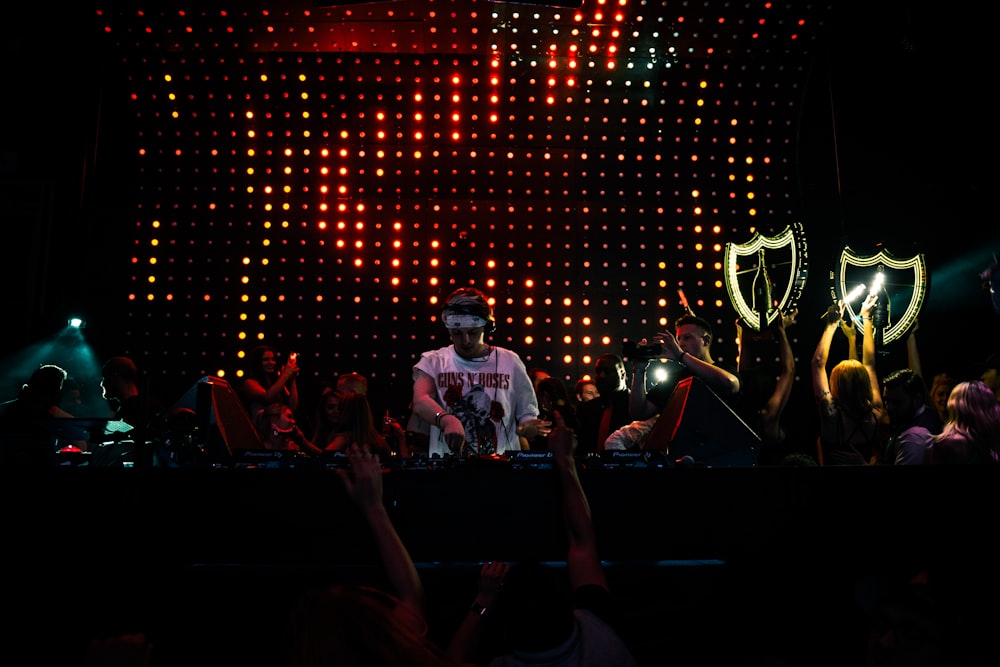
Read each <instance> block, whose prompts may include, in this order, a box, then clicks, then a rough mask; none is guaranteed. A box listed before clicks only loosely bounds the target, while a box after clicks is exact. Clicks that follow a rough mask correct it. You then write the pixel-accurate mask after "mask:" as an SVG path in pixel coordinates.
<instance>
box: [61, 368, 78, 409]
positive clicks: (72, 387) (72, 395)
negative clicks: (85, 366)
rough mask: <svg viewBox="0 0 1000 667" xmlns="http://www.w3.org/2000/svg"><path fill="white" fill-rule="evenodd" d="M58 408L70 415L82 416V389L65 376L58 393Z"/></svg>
mask: <svg viewBox="0 0 1000 667" xmlns="http://www.w3.org/2000/svg"><path fill="white" fill-rule="evenodd" d="M59 407H60V408H62V409H63V410H65V411H66V412H67V413H69V414H71V415H82V414H83V410H84V407H83V387H81V386H80V383H79V382H77V381H76V379H75V378H74V377H73V376H71V375H67V376H66V381H65V382H63V387H62V391H61V392H60V393H59Z"/></svg>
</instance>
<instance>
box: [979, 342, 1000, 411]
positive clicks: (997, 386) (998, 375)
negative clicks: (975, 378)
mask: <svg viewBox="0 0 1000 667" xmlns="http://www.w3.org/2000/svg"><path fill="white" fill-rule="evenodd" d="M979 379H980V380H982V381H983V383H985V384H986V386H987V387H989V388H990V389H992V390H993V395H994V396H996V399H997V401H1000V352H995V353H993V354H991V355H990V356H989V357H987V359H986V362H985V363H984V364H983V374H982V375H981V376H979Z"/></svg>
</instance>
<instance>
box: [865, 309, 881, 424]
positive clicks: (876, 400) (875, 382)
mask: <svg viewBox="0 0 1000 667" xmlns="http://www.w3.org/2000/svg"><path fill="white" fill-rule="evenodd" d="M876 305H878V295H877V294H869V295H868V296H867V297H865V300H864V303H862V304H861V322H862V324H864V338H863V339H862V340H861V363H862V364H864V366H865V370H867V371H868V378H869V379H870V380H871V383H872V404H873V407H874V408H875V409H876V410H878V411H879V412H880V413H881V412H883V410H882V391H881V389H880V387H879V379H878V374H877V373H876V368H875V325H874V323H873V322H872V311H873V310H874V309H875V306H876Z"/></svg>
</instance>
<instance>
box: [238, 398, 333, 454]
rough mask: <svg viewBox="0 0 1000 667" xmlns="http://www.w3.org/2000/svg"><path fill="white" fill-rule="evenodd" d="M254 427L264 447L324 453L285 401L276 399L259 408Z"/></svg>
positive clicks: (272, 449) (273, 449)
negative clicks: (309, 437)
mask: <svg viewBox="0 0 1000 667" xmlns="http://www.w3.org/2000/svg"><path fill="white" fill-rule="evenodd" d="M254 428H255V429H256V430H257V435H258V436H260V440H261V443H262V444H263V445H264V449H267V450H271V451H289V452H303V453H304V454H307V455H309V456H315V455H318V454H322V453H323V450H322V449H320V448H319V447H317V446H316V445H315V444H313V443H312V442H311V441H310V440H309V439H308V438H306V436H305V435H304V434H303V433H302V429H301V428H299V425H298V423H296V421H295V413H294V412H292V409H291V408H290V407H289V406H288V405H286V404H285V403H281V402H278V401H275V402H274V403H271V404H270V405H268V406H266V407H264V408H262V409H260V410H258V411H257V414H256V415H255V416H254Z"/></svg>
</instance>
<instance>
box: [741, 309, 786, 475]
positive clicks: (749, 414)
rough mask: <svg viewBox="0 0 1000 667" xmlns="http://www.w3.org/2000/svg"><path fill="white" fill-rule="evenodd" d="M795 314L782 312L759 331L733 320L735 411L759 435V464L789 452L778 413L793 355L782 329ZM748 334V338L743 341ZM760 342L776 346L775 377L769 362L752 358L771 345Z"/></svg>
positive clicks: (783, 402) (775, 460)
mask: <svg viewBox="0 0 1000 667" xmlns="http://www.w3.org/2000/svg"><path fill="white" fill-rule="evenodd" d="M797 316H798V310H797V309H796V310H793V311H791V312H789V313H782V316H781V317H776V318H775V320H774V323H773V324H771V326H770V327H768V328H767V329H765V330H764V332H762V333H751V332H748V331H746V330H745V329H744V328H743V327H742V326H741V324H740V323H739V322H738V321H737V323H736V336H737V344H738V345H739V362H738V370H739V375H740V386H741V390H740V397H739V401H738V402H737V406H738V408H737V413H738V414H739V415H740V417H741V418H742V419H743V420H744V421H745V422H746V423H747V425H748V426H750V427H751V428H752V429H753V430H754V432H756V433H757V435H758V436H759V437H760V453H759V459H758V461H759V463H760V464H762V465H767V464H773V463H781V462H783V461H784V459H785V456H786V455H787V454H789V453H790V452H789V447H788V446H787V442H786V441H787V437H786V434H785V431H784V429H783V428H782V424H781V416H782V414H783V413H784V411H785V407H786V406H787V405H788V399H789V398H790V397H791V395H792V386H793V385H794V384H795V355H794V353H793V352H792V346H791V343H789V341H788V333H787V332H786V328H787V327H789V326H791V325H793V324H795V319H796V317H797ZM748 336H749V337H751V338H752V340H747V337H748ZM764 343H771V344H776V345H777V347H778V367H777V376H775V374H774V372H772V368H771V365H770V364H765V363H763V362H758V361H757V360H756V359H755V358H754V355H755V354H757V353H758V351H761V350H765V349H766V350H768V351H770V348H771V347H772V346H771V345H764ZM761 354H763V352H761Z"/></svg>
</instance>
